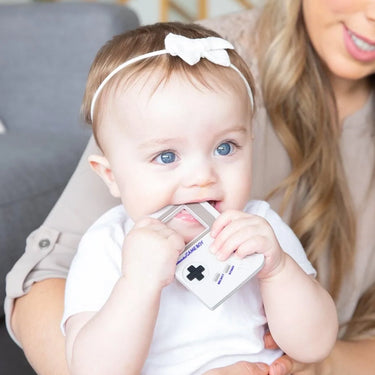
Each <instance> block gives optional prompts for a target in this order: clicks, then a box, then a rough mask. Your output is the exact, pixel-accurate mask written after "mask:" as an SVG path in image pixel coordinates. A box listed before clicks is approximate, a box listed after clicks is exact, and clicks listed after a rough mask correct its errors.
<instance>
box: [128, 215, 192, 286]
mask: <svg viewBox="0 0 375 375" xmlns="http://www.w3.org/2000/svg"><path fill="white" fill-rule="evenodd" d="M184 247H185V242H184V240H183V238H182V237H181V236H180V235H179V234H178V233H176V232H175V231H174V230H172V229H170V228H168V227H167V226H166V225H165V224H164V223H162V222H161V221H159V220H157V219H153V218H149V217H147V218H143V219H141V220H139V221H138V222H136V223H135V225H134V227H133V228H132V230H131V231H130V232H129V234H128V235H127V236H126V237H125V240H124V244H123V247H122V273H123V275H124V276H125V277H129V278H133V280H136V281H137V282H138V283H140V284H139V285H148V286H150V287H160V288H163V287H165V286H166V285H168V284H169V283H171V282H172V280H173V277H174V272H175V269H176V262H177V258H178V256H179V254H180V252H181V251H182V250H183V249H184Z"/></svg>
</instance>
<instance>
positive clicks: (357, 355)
mask: <svg viewBox="0 0 375 375" xmlns="http://www.w3.org/2000/svg"><path fill="white" fill-rule="evenodd" d="M267 341H268V342H269V343H268V345H267V344H266V346H267V347H269V348H270V349H272V348H275V347H277V346H276V345H275V343H274V341H273V340H272V338H269V339H268V340H266V343H267ZM374 353H375V338H374V339H366V340H358V341H346V340H338V341H336V344H335V346H334V348H333V350H332V352H331V354H330V355H329V356H328V357H327V358H326V359H325V360H323V361H322V362H319V363H314V364H305V363H300V362H297V361H294V360H293V359H292V358H290V357H288V356H286V355H284V356H282V357H281V358H278V359H277V360H276V361H275V362H274V363H273V364H272V365H271V367H274V368H276V367H278V368H279V370H280V371H279V372H278V375H289V374H291V373H292V374H293V375H353V374H355V375H367V374H375V361H374ZM250 374H251V373H250ZM215 375H216V374H215ZM217 375H225V373H223V374H221V373H218V374H217ZM242 375H247V373H246V372H244V373H243V374H242Z"/></svg>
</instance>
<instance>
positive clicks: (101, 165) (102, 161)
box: [88, 155, 120, 198]
mask: <svg viewBox="0 0 375 375" xmlns="http://www.w3.org/2000/svg"><path fill="white" fill-rule="evenodd" d="M88 160H89V163H90V166H91V168H92V169H93V171H94V172H96V173H97V174H98V175H99V176H100V177H101V178H102V180H103V181H104V182H105V184H106V185H107V186H108V189H109V191H110V193H111V194H112V195H113V196H114V197H115V198H119V197H120V190H119V188H118V185H117V182H116V180H115V177H114V175H113V173H112V169H111V166H110V164H109V161H108V160H107V158H106V157H105V156H102V155H90V156H89V158H88Z"/></svg>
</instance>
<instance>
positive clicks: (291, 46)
mask: <svg viewBox="0 0 375 375" xmlns="http://www.w3.org/2000/svg"><path fill="white" fill-rule="evenodd" d="M258 35H259V36H261V43H258V44H257V48H258V52H259V69H260V74H261V84H262V92H263V97H264V102H265V105H266V108H267V111H268V113H269V116H270V119H271V122H272V124H273V126H274V128H275V131H276V133H277V134H278V136H279V138H280V140H281V141H282V143H283V144H284V147H285V148H286V150H287V152H288V154H289V157H290V160H291V164H292V171H291V173H290V175H289V176H288V177H287V178H286V179H285V180H284V181H283V182H282V183H281V184H280V185H279V186H278V187H277V188H276V189H275V190H274V191H273V192H271V195H273V194H276V193H282V194H283V202H282V211H284V210H285V208H286V207H287V206H290V205H291V207H292V213H291V223H290V224H291V227H292V229H293V230H294V231H295V233H296V235H297V236H298V237H299V238H300V240H301V242H302V244H303V246H304V248H305V250H306V252H307V254H308V257H309V259H310V260H311V261H312V263H313V264H314V265H315V266H316V267H317V268H319V267H318V260H319V259H320V258H322V255H323V253H325V254H326V255H327V257H326V258H327V259H328V261H329V275H330V280H329V289H330V292H331V294H332V296H333V297H334V298H336V297H337V295H338V293H339V291H340V288H341V286H342V283H343V279H344V276H345V273H346V272H347V271H348V270H349V271H350V270H351V269H352V267H353V263H354V256H355V245H356V219H355V213H354V208H353V204H352V199H351V196H350V193H349V189H348V185H347V181H346V178H345V173H344V168H343V163H342V160H341V155H340V149H339V138H340V132H341V130H340V126H339V120H338V113H337V108H336V101H335V96H334V93H333V90H332V87H331V86H330V83H329V79H328V77H327V72H326V70H325V67H324V65H323V64H322V62H321V60H320V58H319V57H318V55H317V54H316V52H315V50H314V49H313V47H312V45H311V42H310V39H309V36H308V34H307V31H306V28H305V25H304V21H303V15H302V1H301V0H283V1H280V0H269V1H267V3H266V5H265V8H264V10H263V12H262V14H261V17H260V19H259V24H258ZM318 271H319V269H318ZM318 273H319V272H318ZM374 289H375V288H374V287H373V288H372V291H369V292H368V293H367V295H366V296H363V298H365V297H366V298H367V301H369V303H370V305H371V306H372V308H370V309H369V303H363V301H360V302H359V303H358V309H357V312H356V314H355V316H354V317H353V320H352V321H351V322H349V323H348V329H347V331H346V335H347V336H348V337H352V338H353V337H360V336H361V335H363V333H364V331H363V330H364V329H367V330H368V328H369V326H370V327H372V328H375V317H374V306H375V290H374Z"/></svg>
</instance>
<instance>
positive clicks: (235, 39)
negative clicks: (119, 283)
mask: <svg viewBox="0 0 375 375" xmlns="http://www.w3.org/2000/svg"><path fill="white" fill-rule="evenodd" d="M256 17H257V11H244V12H240V13H237V14H233V15H226V16H223V17H220V18H217V19H214V20H207V21H204V22H203V24H204V25H206V26H208V27H211V28H213V29H215V30H216V31H217V32H219V33H220V34H221V35H222V36H223V37H224V38H226V39H228V40H230V41H231V42H232V43H233V44H234V45H235V47H236V49H237V51H238V52H239V53H240V54H241V55H242V56H243V57H244V58H245V60H246V61H247V62H248V64H249V66H250V68H251V70H252V72H253V74H254V76H255V78H256V80H257V79H258V73H257V66H256V59H255V56H254V55H253V54H252V52H251V51H252V49H251V40H252V39H253V35H254V30H253V28H254V22H255V19H256ZM256 101H257V106H258V111H257V114H256V116H255V119H254V133H255V140H254V157H253V164H254V165H253V171H254V172H253V198H260V199H262V198H264V197H265V196H266V194H267V193H268V192H269V191H270V190H272V188H274V187H275V186H276V185H277V184H278V183H279V182H280V181H281V180H282V179H283V178H284V177H286V176H287V175H288V174H289V172H290V162H289V159H288V156H287V154H286V151H285V150H284V148H283V146H282V145H281V143H280V142H279V140H278V138H277V137H276V135H275V133H274V131H273V128H272V126H271V124H270V121H269V119H268V117H267V114H266V112H265V109H264V107H263V106H262V100H261V98H260V91H259V90H258V92H257V100H256ZM374 107H375V106H374V98H371V99H370V100H369V101H368V103H367V104H366V105H365V106H364V107H363V108H362V109H361V110H360V111H358V112H357V113H355V114H354V115H352V116H350V117H348V118H347V119H346V120H345V122H344V128H343V133H342V139H341V149H342V157H343V160H344V164H345V166H346V173H347V176H348V180H349V184H350V189H351V192H352V194H353V199H354V202H355V205H356V208H357V210H358V250H357V260H356V265H355V269H354V272H353V273H352V274H349V275H347V277H346V281H345V286H344V288H343V290H342V293H341V295H340V298H339V300H338V312H339V319H340V322H345V321H347V320H348V319H349V318H350V317H351V316H352V314H353V311H354V309H355V307H356V304H357V302H358V300H359V298H360V297H361V295H362V294H363V292H364V291H365V290H366V289H367V288H368V287H369V286H370V285H371V284H372V283H374V282H375V230H374V228H373V226H374V223H375V190H374V189H373V190H372V191H369V187H370V183H371V179H372V178H373V171H374V161H375V158H374ZM98 152H99V151H98V150H97V148H96V146H95V144H94V141H93V140H91V141H90V143H89V145H88V147H87V149H86V151H85V153H84V155H83V156H82V159H81V161H80V163H79V165H78V167H77V169H76V171H75V173H74V175H73V176H72V178H71V180H70V182H69V184H68V185H67V187H66V189H65V191H64V193H63V194H62V196H61V197H60V199H59V201H58V202H57V203H56V205H55V207H54V208H53V210H52V212H51V213H50V215H49V216H48V218H47V219H46V220H45V222H44V223H43V225H42V226H41V227H40V228H39V229H37V230H36V231H34V232H33V233H32V234H31V235H30V236H29V238H28V241H27V246H26V250H25V253H24V255H23V256H22V257H21V258H20V259H19V260H18V262H17V263H16V264H15V266H14V267H13V269H12V270H11V271H10V273H9V274H8V276H7V289H6V292H7V298H6V301H5V310H6V315H7V325H8V329H9V330H10V325H9V319H10V315H11V310H12V307H13V302H14V299H15V298H17V297H19V296H22V295H24V294H25V293H27V292H28V290H29V288H30V286H31V284H32V283H34V282H36V281H39V280H43V279H46V278H51V277H60V278H65V277H66V275H67V272H68V269H69V266H70V262H71V260H72V257H73V256H74V253H75V251H76V248H77V245H78V242H79V240H80V238H81V236H82V234H83V232H84V231H85V230H86V229H87V228H88V227H89V226H90V225H91V224H92V223H93V222H94V221H95V220H96V218H98V217H99V216H100V215H101V214H102V213H104V212H105V211H106V210H107V209H109V208H110V207H112V206H114V205H116V204H118V203H119V202H118V201H117V200H115V199H113V198H112V197H111V196H110V195H109V193H108V191H107V188H106V187H105V186H104V184H103V183H102V182H101V180H100V179H99V178H98V177H97V176H96V175H95V174H94V173H93V172H92V171H91V170H90V168H89V165H88V162H87V156H88V155H89V154H92V153H98ZM270 203H271V206H272V207H273V208H274V209H275V210H276V211H277V209H278V206H279V204H280V202H279V200H278V199H273V200H271V201H270ZM284 219H285V220H286V221H288V218H287V217H286V218H284ZM337 220H340V218H337ZM46 240H47V241H46ZM322 266H323V272H321V274H320V278H321V279H322V280H323V283H325V280H326V279H327V270H325V271H324V259H322ZM10 333H11V335H12V332H11V331H10ZM13 337H14V336H13Z"/></svg>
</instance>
